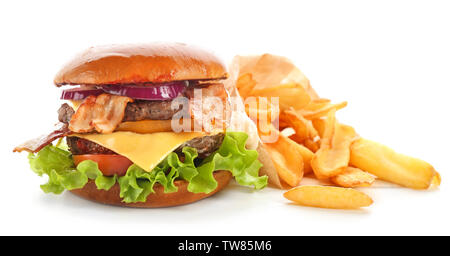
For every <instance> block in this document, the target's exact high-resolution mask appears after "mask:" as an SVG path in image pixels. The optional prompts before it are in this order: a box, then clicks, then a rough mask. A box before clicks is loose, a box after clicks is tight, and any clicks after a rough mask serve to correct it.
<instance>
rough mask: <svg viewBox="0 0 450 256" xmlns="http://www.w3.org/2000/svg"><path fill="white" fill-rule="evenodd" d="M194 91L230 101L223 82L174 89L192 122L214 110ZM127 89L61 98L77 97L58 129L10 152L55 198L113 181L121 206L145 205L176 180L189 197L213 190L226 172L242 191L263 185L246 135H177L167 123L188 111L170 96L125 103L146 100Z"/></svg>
mask: <svg viewBox="0 0 450 256" xmlns="http://www.w3.org/2000/svg"><path fill="white" fill-rule="evenodd" d="M186 84H188V83H186ZM178 85H179V84H178ZM197 88H200V89H201V90H202V92H203V97H205V96H206V97H207V96H219V98H221V99H222V100H223V101H226V99H227V95H226V91H225V89H224V88H223V85H221V84H214V85H198V84H197V85H196V86H195V87H186V88H185V89H183V90H180V88H178V89H177V90H179V91H178V94H176V95H175V94H174V95H172V96H176V97H180V96H184V97H187V98H188V99H189V101H188V102H189V109H188V110H187V111H188V112H189V113H188V114H189V115H190V116H191V117H195V116H196V115H198V114H199V111H200V112H201V114H209V115H210V114H211V113H212V114H214V112H215V110H214V109H212V108H207V109H202V108H196V107H195V105H196V102H194V101H193V99H194V94H195V92H194V89H197ZM125 89H126V90H125ZM125 89H124V90H123V91H124V92H126V93H128V94H129V95H116V94H110V93H123V91H121V90H120V88H114V90H115V91H108V93H104V92H103V91H100V92H99V91H98V90H100V89H98V88H95V89H92V88H90V89H89V90H83V91H81V93H82V94H80V92H78V91H70V92H68V93H66V96H67V95H72V96H73V97H74V98H73V99H75V96H76V97H80V95H81V96H82V97H83V99H82V101H81V105H79V107H78V108H75V109H74V108H73V107H71V106H70V105H69V104H67V103H64V104H62V106H61V107H60V108H59V110H58V120H59V121H60V122H61V123H62V125H61V126H60V128H59V129H58V130H57V131H55V132H53V133H52V134H51V136H50V135H47V136H43V137H41V138H38V139H35V140H32V141H29V142H27V143H25V144H24V145H22V146H19V147H17V148H16V149H15V151H22V150H26V151H29V152H31V153H30V155H29V161H30V165H31V168H32V170H34V171H35V172H36V173H37V174H39V175H43V174H46V175H48V177H49V180H48V183H46V184H44V185H42V186H41V188H42V189H43V190H44V191H45V192H52V193H56V194H58V193H61V192H62V191H64V190H66V189H68V190H72V189H79V188H82V187H84V185H86V183H87V182H88V180H95V184H96V185H97V188H98V189H104V190H109V189H110V188H111V187H112V186H114V185H115V184H118V185H119V186H120V196H121V198H122V199H123V201H124V202H127V203H131V202H145V201H146V198H147V196H148V195H149V194H150V193H153V192H154V190H153V187H154V186H155V185H157V184H158V185H161V186H163V187H164V191H165V192H166V193H170V192H176V191H177V187H176V186H175V185H174V181H175V180H176V179H182V180H185V181H187V182H188V191H190V192H193V193H210V192H212V191H214V189H215V188H216V187H217V182H216V181H215V180H214V176H213V175H212V173H213V172H214V171H217V170H228V171H230V172H231V173H232V175H233V176H234V177H235V179H236V181H237V182H238V183H240V184H242V185H245V186H252V187H254V188H256V189H260V188H263V187H264V186H266V185H267V177H266V176H263V177H260V176H259V175H258V171H259V168H260V167H261V166H262V165H261V163H260V162H259V161H258V153H257V152H256V151H255V150H247V149H246V148H245V143H246V140H247V138H248V135H247V134H246V133H244V132H228V131H227V132H225V131H224V129H222V130H221V132H210V133H205V132H202V133H194V132H186V133H184V132H182V133H175V132H173V131H171V130H170V129H168V126H167V125H168V124H169V123H170V121H169V120H171V119H172V118H173V117H174V116H175V115H176V114H178V113H180V111H186V110H185V109H182V108H181V106H180V107H179V108H173V107H172V101H173V100H174V98H171V99H164V100H162V99H158V100H149V99H140V98H139V97H140V96H139V97H138V98H130V97H129V96H131V94H133V95H136V94H135V93H136V92H138V93H139V95H144V96H145V95H147V96H148V95H150V94H149V93H146V92H144V89H143V88H142V87H139V88H138V87H137V86H128V87H126V88H125ZM147 89H150V88H147ZM109 90H111V89H109ZM158 90H160V89H158ZM161 90H162V89H161ZM75 92H77V93H78V94H77V93H75ZM93 93H95V94H93ZM88 94H89V95H88ZM147 96H146V97H147ZM159 96H161V95H159ZM152 97H153V96H152ZM76 100H79V99H76ZM203 125H204V124H203ZM213 125H215V124H213ZM169 128H170V126H169ZM203 129H205V127H204V126H203ZM62 137H65V138H66V143H67V144H64V143H62V141H61V140H60V142H58V144H56V145H52V144H51V142H52V141H53V140H55V139H57V138H62Z"/></svg>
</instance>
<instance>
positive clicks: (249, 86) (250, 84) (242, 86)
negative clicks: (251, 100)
mask: <svg viewBox="0 0 450 256" xmlns="http://www.w3.org/2000/svg"><path fill="white" fill-rule="evenodd" d="M255 85H256V82H255V81H254V80H253V78H252V74H250V73H246V74H243V75H241V76H239V78H238V79H237V81H236V88H237V89H238V91H239V94H240V95H241V97H242V98H243V99H245V98H247V97H248V96H250V92H251V91H252V90H253V88H254V87H255Z"/></svg>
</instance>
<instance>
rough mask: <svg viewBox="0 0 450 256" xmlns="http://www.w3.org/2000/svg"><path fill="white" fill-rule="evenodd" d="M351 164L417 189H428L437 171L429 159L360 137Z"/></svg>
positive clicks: (352, 148) (382, 177)
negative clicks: (403, 152)
mask: <svg viewBox="0 0 450 256" xmlns="http://www.w3.org/2000/svg"><path fill="white" fill-rule="evenodd" d="M350 151H351V153H350V164H351V165H352V166H355V167H358V168H360V169H361V170H364V171H366V172H369V173H372V174H374V175H375V176H377V177H378V178H379V179H382V180H385V181H388V182H392V183H395V184H398V185H401V186H404V187H408V188H413V189H427V188H428V187H429V186H430V184H431V182H432V181H433V177H435V176H436V173H437V172H436V171H435V170H434V168H433V166H431V165H430V164H429V163H427V162H425V161H423V160H420V159H417V158H413V157H410V156H406V155H402V154H399V153H397V152H395V151H394V150H392V149H390V148H389V147H387V146H384V145H382V144H379V143H376V142H373V141H370V140H367V139H363V138H360V139H358V140H356V141H354V142H353V144H352V146H351V150H350Z"/></svg>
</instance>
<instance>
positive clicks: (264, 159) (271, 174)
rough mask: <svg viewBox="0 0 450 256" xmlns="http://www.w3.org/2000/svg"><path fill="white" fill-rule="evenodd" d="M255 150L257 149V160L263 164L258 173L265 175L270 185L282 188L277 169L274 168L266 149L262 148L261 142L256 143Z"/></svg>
mask: <svg viewBox="0 0 450 256" xmlns="http://www.w3.org/2000/svg"><path fill="white" fill-rule="evenodd" d="M256 151H258V155H259V157H258V159H259V161H261V163H262V164H263V166H262V167H261V169H260V170H259V174H260V175H267V177H268V181H269V184H270V185H272V186H274V187H277V188H280V189H282V188H283V186H282V184H281V181H280V178H279V177H278V173H277V169H276V168H275V165H274V163H273V161H272V158H271V156H270V154H269V152H267V150H266V149H264V146H263V144H262V143H260V144H259V145H258V147H257V148H256Z"/></svg>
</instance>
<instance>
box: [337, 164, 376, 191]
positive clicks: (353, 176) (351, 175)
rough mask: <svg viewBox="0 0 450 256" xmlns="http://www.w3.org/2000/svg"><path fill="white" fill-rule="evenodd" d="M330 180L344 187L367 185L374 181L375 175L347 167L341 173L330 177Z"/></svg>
mask: <svg viewBox="0 0 450 256" xmlns="http://www.w3.org/2000/svg"><path fill="white" fill-rule="evenodd" d="M331 181H332V182H333V183H334V184H336V185H339V186H341V187H344V188H354V187H368V186H370V185H372V183H373V182H374V181H375V176H373V175H372V174H370V173H368V172H365V171H363V170H361V169H358V168H354V167H347V168H346V169H345V171H343V172H342V173H340V174H338V175H336V176H334V177H331Z"/></svg>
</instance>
